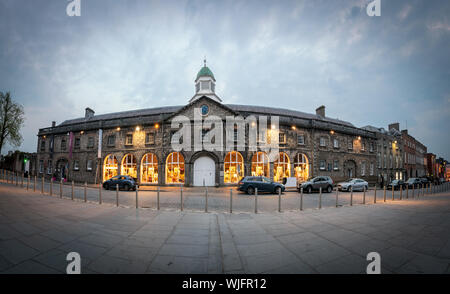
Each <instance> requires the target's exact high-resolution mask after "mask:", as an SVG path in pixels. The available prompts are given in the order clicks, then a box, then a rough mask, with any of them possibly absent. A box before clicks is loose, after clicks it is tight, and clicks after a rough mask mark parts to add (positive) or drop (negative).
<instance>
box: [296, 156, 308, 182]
mask: <svg viewBox="0 0 450 294" xmlns="http://www.w3.org/2000/svg"><path fill="white" fill-rule="evenodd" d="M294 172H295V177H296V178H297V181H299V182H304V181H306V180H308V178H309V163H308V158H307V157H306V155H305V154H300V153H298V154H297V156H296V157H295V160H294Z"/></svg>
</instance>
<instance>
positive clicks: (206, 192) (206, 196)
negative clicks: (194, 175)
mask: <svg viewBox="0 0 450 294" xmlns="http://www.w3.org/2000/svg"><path fill="white" fill-rule="evenodd" d="M205 212H208V187H205Z"/></svg>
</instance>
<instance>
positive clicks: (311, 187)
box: [297, 176, 333, 193]
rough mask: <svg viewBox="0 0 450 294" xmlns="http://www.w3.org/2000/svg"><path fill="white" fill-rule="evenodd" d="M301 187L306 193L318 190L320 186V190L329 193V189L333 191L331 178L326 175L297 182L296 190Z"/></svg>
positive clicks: (299, 189)
mask: <svg viewBox="0 0 450 294" xmlns="http://www.w3.org/2000/svg"><path fill="white" fill-rule="evenodd" d="M302 188H303V191H305V192H306V193H312V192H313V191H320V188H322V191H324V192H327V193H331V191H333V180H332V179H331V178H330V177H328V176H318V177H315V178H312V179H309V180H308V181H306V182H303V183H301V184H299V185H298V186H297V190H298V192H300V191H301V189H302Z"/></svg>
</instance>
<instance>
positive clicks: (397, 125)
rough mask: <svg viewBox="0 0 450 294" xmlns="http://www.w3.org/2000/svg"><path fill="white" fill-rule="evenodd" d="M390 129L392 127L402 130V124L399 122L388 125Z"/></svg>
mask: <svg viewBox="0 0 450 294" xmlns="http://www.w3.org/2000/svg"><path fill="white" fill-rule="evenodd" d="M388 129H389V131H390V130H392V129H395V130H397V131H400V124H399V123H398V122H396V123H392V124H390V125H389V126H388Z"/></svg>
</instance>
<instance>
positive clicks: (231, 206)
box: [230, 189, 233, 213]
mask: <svg viewBox="0 0 450 294" xmlns="http://www.w3.org/2000/svg"><path fill="white" fill-rule="evenodd" d="M230 213H233V189H230Z"/></svg>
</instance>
